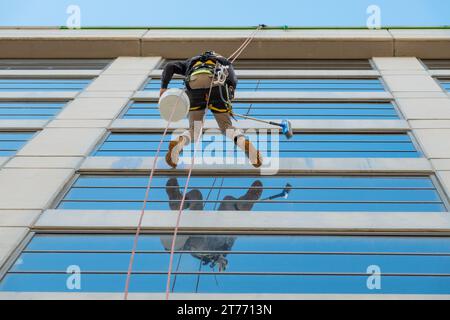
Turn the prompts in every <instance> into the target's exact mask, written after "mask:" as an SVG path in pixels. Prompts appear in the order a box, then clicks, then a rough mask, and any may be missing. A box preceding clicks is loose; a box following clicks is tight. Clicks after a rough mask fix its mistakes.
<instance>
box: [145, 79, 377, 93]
mask: <svg viewBox="0 0 450 320" xmlns="http://www.w3.org/2000/svg"><path fill="white" fill-rule="evenodd" d="M160 87H161V79H158V78H152V79H150V80H149V81H148V82H147V84H146V85H145V86H144V88H143V90H145V91H148V90H159V88H160ZM169 88H184V83H183V80H182V79H173V80H172V81H171V82H170V83H169ZM237 90H238V91H294V92H302V91H313V92H315V91H319V92H381V91H385V90H384V86H383V84H382V83H381V81H380V80H379V79H377V78H374V79H240V80H239V82H238V85H237Z"/></svg>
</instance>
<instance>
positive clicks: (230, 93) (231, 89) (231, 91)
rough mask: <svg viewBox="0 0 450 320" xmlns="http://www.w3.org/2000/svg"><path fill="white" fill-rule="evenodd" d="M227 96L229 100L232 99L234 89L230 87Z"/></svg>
mask: <svg viewBox="0 0 450 320" xmlns="http://www.w3.org/2000/svg"><path fill="white" fill-rule="evenodd" d="M228 94H229V95H230V100H233V99H234V88H233V87H232V86H229V87H228Z"/></svg>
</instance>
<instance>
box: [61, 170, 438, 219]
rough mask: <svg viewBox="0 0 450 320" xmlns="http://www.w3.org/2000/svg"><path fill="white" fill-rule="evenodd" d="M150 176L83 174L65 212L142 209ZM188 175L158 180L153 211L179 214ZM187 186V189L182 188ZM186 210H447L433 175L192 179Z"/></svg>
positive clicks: (153, 192)
mask: <svg viewBox="0 0 450 320" xmlns="http://www.w3.org/2000/svg"><path fill="white" fill-rule="evenodd" d="M147 182H148V177H147V176H142V175H135V176H122V175H99V176H95V175H82V176H80V177H79V178H78V179H77V180H76V181H75V183H74V184H73V185H72V187H71V188H70V190H69V191H68V192H67V193H66V194H65V195H64V196H63V199H62V200H61V201H60V203H59V205H58V206H57V207H58V208H59V209H80V210H102V209H105V210H140V209H141V206H142V201H143V199H144V195H145V191H146V186H147ZM185 182H186V177H185V175H182V176H163V175H159V176H155V177H154V179H153V182H152V188H151V192H150V195H149V204H148V206H147V209H148V210H170V209H172V210H177V209H178V206H179V202H180V200H181V192H182V189H181V188H182V186H184V184H185ZM180 186H181V187H180ZM189 192H190V193H189V198H188V199H189V200H188V202H187V203H186V205H187V208H186V210H188V209H190V210H208V211H210V210H213V211H214V210H231V211H242V210H244V211H250V210H253V211H278V212H282V211H366V212H376V211H385V212H395V211H396V212H438V211H446V208H445V205H444V203H443V201H442V199H441V198H440V196H439V194H438V192H437V190H436V188H435V186H434V184H433V182H432V180H431V179H430V178H429V177H395V176H393V177H384V176H371V177H368V176H299V175H297V176H283V175H278V176H245V177H243V176H220V175H217V176H214V177H211V176H200V175H195V176H192V178H191V181H190V188H189Z"/></svg>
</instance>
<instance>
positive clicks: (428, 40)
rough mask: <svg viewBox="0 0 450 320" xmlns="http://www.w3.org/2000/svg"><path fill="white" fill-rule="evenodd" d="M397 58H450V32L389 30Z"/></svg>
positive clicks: (443, 30)
mask: <svg viewBox="0 0 450 320" xmlns="http://www.w3.org/2000/svg"><path fill="white" fill-rule="evenodd" d="M389 32H390V34H391V35H392V37H393V38H394V41H395V56H398V57H420V58H423V59H445V58H448V57H449V56H450V30H446V29H442V30H425V29H423V30H420V29H415V30H406V29H403V30H392V29H391V30H389Z"/></svg>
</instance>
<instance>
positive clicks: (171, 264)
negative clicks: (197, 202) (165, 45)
mask: <svg viewBox="0 0 450 320" xmlns="http://www.w3.org/2000/svg"><path fill="white" fill-rule="evenodd" d="M261 29H262V26H258V27H257V28H256V30H255V31H254V32H253V33H252V34H251V35H250V36H249V37H248V38H247V39H246V40H245V41H244V43H243V44H242V45H241V46H240V47H239V48H238V49H237V50H236V51H235V52H233V54H232V55H231V56H230V58H229V59H231V58H233V60H232V61H231V63H233V62H234V61H235V60H236V59H237V58H238V57H239V56H240V55H241V53H242V52H243V51H244V50H245V48H247V46H248V45H249V44H250V42H251V41H252V40H253V38H254V37H255V35H256V33H257V32H258V31H259V30H261ZM233 56H234V57H233ZM217 66H218V64H217V63H216V66H215V69H214V74H215V73H216V70H217ZM212 87H213V81H211V85H210V87H209V94H208V99H207V102H206V106H209V98H210V96H211V91H212ZM206 111H207V110H206ZM206 111H205V115H204V116H203V119H202V123H201V126H200V130H199V133H198V137H197V138H196V141H195V145H194V152H193V154H192V160H191V165H190V167H189V172H188V176H187V179H186V183H185V185H184V190H183V197H182V199H181V203H180V207H179V209H178V214H177V221H176V224H175V229H174V233H173V238H172V245H171V248H170V260H169V270H168V272H167V284H166V300H169V294H170V278H171V276H172V269H173V258H174V253H175V243H176V239H177V235H178V230H179V228H180V222H181V214H182V212H183V206H184V202H185V200H186V194H187V189H188V187H189V181H190V180H191V176H192V170H193V168H194V163H195V154H196V151H197V145H198V143H199V141H200V137H201V136H202V132H203V125H204V122H205V118H206ZM194 132H195V130H194Z"/></svg>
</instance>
